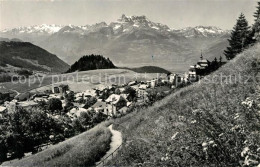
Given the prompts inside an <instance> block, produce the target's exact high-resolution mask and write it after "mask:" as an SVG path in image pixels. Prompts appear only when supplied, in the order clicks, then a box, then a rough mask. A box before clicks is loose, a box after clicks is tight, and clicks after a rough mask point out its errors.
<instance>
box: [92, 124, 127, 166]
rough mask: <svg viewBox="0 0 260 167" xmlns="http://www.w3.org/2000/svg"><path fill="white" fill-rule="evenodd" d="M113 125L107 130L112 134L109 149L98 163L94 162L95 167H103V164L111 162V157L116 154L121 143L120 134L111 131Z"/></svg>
mask: <svg viewBox="0 0 260 167" xmlns="http://www.w3.org/2000/svg"><path fill="white" fill-rule="evenodd" d="M112 126H113V125H110V126H109V127H108V128H109V130H110V131H111V133H112V137H111V143H110V149H109V150H108V151H107V152H106V155H105V156H103V157H102V158H101V160H100V161H99V162H96V166H97V167H101V166H104V164H105V162H107V161H109V160H111V159H112V158H113V156H114V155H115V154H116V153H117V151H118V150H119V149H120V147H121V146H122V143H123V139H122V133H121V132H119V131H116V130H113V127H112Z"/></svg>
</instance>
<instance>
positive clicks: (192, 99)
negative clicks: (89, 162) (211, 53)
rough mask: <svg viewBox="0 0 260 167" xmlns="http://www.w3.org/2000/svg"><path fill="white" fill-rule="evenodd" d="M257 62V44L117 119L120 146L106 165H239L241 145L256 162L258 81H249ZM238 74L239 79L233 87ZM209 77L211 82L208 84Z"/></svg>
mask: <svg viewBox="0 0 260 167" xmlns="http://www.w3.org/2000/svg"><path fill="white" fill-rule="evenodd" d="M256 63H258V67H259V66H260V44H259V45H257V46H255V47H253V48H250V49H248V50H247V51H245V52H243V53H242V54H240V55H238V56H237V58H235V59H234V60H232V61H230V62H229V63H228V64H226V65H225V66H223V67H222V68H221V69H219V70H218V71H216V72H215V73H213V74H211V75H210V76H208V77H207V78H205V79H203V80H202V81H201V82H200V83H196V84H194V85H191V86H189V87H186V88H183V89H181V90H180V91H178V92H176V93H174V94H171V95H169V96H168V97H166V98H165V99H163V100H161V101H159V102H157V103H155V104H154V105H153V106H151V107H149V108H147V109H143V110H142V111H135V112H133V113H131V114H128V115H126V116H125V117H122V118H121V119H119V120H117V121H116V122H117V123H118V125H120V126H118V127H117V128H118V129H119V130H121V131H122V132H123V137H124V143H125V145H124V147H123V148H122V149H121V150H120V153H119V154H118V155H117V156H116V157H115V158H114V159H113V160H112V161H111V162H110V163H109V164H117V165H119V166H136V165H137V164H138V165H141V166H241V165H242V164H243V163H244V161H245V157H241V152H242V151H243V149H244V148H245V147H249V149H250V152H251V153H252V154H251V155H253V154H254V156H255V158H252V157H250V156H251V155H250V156H249V157H248V158H249V159H251V158H252V159H253V160H257V158H258V160H257V161H258V163H259V162H260V154H259V152H258V153H256V150H257V148H259V147H260V132H259V129H260V112H259V111H260V106H259V103H260V98H259V96H260V87H259V79H258V80H255V79H254V76H258V77H259V69H258V71H257V68H256V67H257V64H256ZM224 75H226V76H228V75H232V76H233V77H232V78H233V79H232V81H233V83H230V82H227V80H225V79H224V77H223V76H224ZM239 75H240V76H242V79H241V81H240V82H236V83H234V77H235V76H236V77H238V76H239ZM221 76H222V79H221ZM248 77H251V79H249V80H247V79H248ZM212 78H213V79H214V82H211V83H210V82H209V81H211V79H212ZM237 79H238V78H237ZM226 83H228V84H226ZM246 98H250V99H251V100H250V99H249V101H254V103H253V105H252V106H251V107H250V106H249V105H247V104H243V105H242V102H243V101H245V99H246ZM255 104H256V105H255ZM257 104H258V106H257ZM203 143H204V144H203ZM202 144H203V145H204V146H202ZM255 164H257V162H256V163H255Z"/></svg>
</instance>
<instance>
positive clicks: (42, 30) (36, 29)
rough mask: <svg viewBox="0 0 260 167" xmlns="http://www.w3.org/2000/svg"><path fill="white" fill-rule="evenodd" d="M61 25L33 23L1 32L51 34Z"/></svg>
mask: <svg viewBox="0 0 260 167" xmlns="http://www.w3.org/2000/svg"><path fill="white" fill-rule="evenodd" d="M62 27H63V26H61V25H56V24H50V25H47V24H41V25H34V26H28V27H18V28H14V29H5V30H3V31H2V32H4V33H5V32H11V33H13V34H22V33H26V34H30V33H37V34H53V33H55V32H58V31H59V30H60V29H61V28H62Z"/></svg>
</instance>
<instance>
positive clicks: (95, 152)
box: [3, 124, 112, 167]
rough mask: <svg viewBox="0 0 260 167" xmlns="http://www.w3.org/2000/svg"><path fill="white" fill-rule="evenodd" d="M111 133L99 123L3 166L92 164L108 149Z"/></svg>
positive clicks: (27, 166) (47, 166)
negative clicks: (85, 130)
mask: <svg viewBox="0 0 260 167" xmlns="http://www.w3.org/2000/svg"><path fill="white" fill-rule="evenodd" d="M111 135H112V134H111V132H110V130H109V129H108V128H107V127H106V126H104V124H101V125H98V126H96V127H94V128H92V129H91V130H89V131H87V132H84V133H82V134H80V135H78V136H75V137H73V138H71V139H68V140H66V141H64V142H61V143H59V144H57V145H54V146H51V147H50V148H48V149H46V150H44V151H42V152H40V153H37V154H35V155H32V156H29V157H26V158H23V159H21V160H14V161H11V162H5V163H4V164H3V166H26V167H29V166H46V167H49V166H93V165H94V164H95V162H97V161H98V160H99V159H100V158H101V157H103V156H104V155H105V153H106V151H108V150H109V148H110V141H111Z"/></svg>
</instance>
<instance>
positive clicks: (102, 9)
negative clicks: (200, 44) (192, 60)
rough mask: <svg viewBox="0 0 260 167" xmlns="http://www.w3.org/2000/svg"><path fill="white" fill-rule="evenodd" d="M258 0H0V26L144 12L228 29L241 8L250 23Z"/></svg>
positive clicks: (157, 18)
mask: <svg viewBox="0 0 260 167" xmlns="http://www.w3.org/2000/svg"><path fill="white" fill-rule="evenodd" d="M256 4H257V0H85V1H83V0H0V29H5V28H14V27H19V26H29V25H36V24H43V23H45V24H60V25H66V24H73V25H86V24H94V23H97V22H101V21H105V22H107V23H110V22H111V21H116V20H117V19H118V18H119V17H120V16H121V15H122V14H126V15H145V16H147V17H148V18H149V19H150V20H151V21H154V22H159V23H162V24H166V25H168V26H169V27H170V28H183V27H188V26H197V25H204V26H218V27H220V28H224V29H231V28H232V27H233V26H234V24H235V22H236V19H237V17H238V16H239V14H240V13H241V12H243V13H244V14H245V15H246V18H247V20H248V21H249V23H250V24H252V23H253V20H254V18H253V16H252V15H253V13H254V12H255V10H256Z"/></svg>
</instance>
